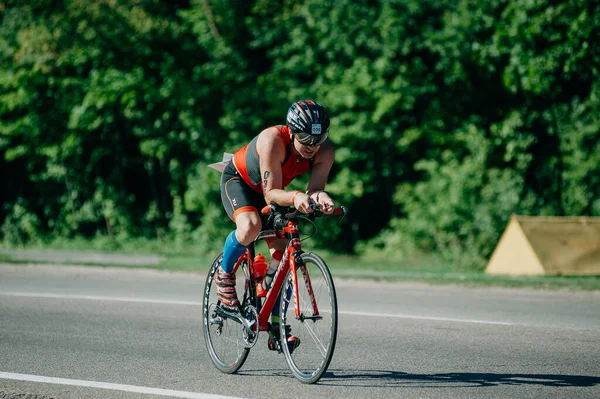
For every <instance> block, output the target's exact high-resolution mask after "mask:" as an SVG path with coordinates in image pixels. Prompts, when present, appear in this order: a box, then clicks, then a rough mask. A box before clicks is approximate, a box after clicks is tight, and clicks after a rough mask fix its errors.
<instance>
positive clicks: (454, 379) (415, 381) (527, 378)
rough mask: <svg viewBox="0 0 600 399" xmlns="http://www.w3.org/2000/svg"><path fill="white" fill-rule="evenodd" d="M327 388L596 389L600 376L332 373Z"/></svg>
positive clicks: (347, 371)
mask: <svg viewBox="0 0 600 399" xmlns="http://www.w3.org/2000/svg"><path fill="white" fill-rule="evenodd" d="M320 384H323V385H343V386H361V387H382V386H403V387H410V386H414V387H419V388H424V387H433V388H435V387H439V388H449V387H468V386H480V387H486V386H496V385H540V386H546V387H593V386H595V385H599V384H600V377H592V376H582V375H557V374H494V373H443V374H409V373H403V372H400V371H389V370H354V371H352V370H329V371H328V372H327V373H325V375H324V376H323V379H321V381H320Z"/></svg>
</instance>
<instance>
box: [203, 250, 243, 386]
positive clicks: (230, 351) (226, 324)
mask: <svg viewBox="0 0 600 399" xmlns="http://www.w3.org/2000/svg"><path fill="white" fill-rule="evenodd" d="M222 259H223V256H222V254H219V255H218V256H217V258H216V259H215V260H214V262H213V264H212V266H211V267H210V270H209V272H208V276H207V278H206V284H205V286H204V301H203V303H202V309H203V324H204V340H205V342H206V348H207V349H208V354H209V355H210V358H211V360H212V362H213V363H214V365H215V366H216V367H217V369H219V370H220V371H221V372H223V373H227V374H231V373H235V372H236V371H238V370H239V369H240V367H242V365H243V364H244V362H245V361H246V358H247V357H248V353H249V351H250V349H249V348H248V345H247V343H246V342H245V341H246V340H245V337H244V329H243V328H242V325H241V324H240V323H239V322H237V321H235V320H234V319H232V318H227V317H224V316H223V315H222V314H219V311H218V310H219V309H218V306H219V302H218V300H217V285H216V284H215V279H214V277H215V274H216V273H217V271H218V270H219V268H220V267H221V261H222ZM240 269H242V270H243V271H242V270H238V272H237V273H236V274H237V276H236V281H237V284H236V291H237V293H238V294H240V293H243V292H244V283H245V280H246V279H245V278H244V277H245V274H246V271H247V267H241V268H240Z"/></svg>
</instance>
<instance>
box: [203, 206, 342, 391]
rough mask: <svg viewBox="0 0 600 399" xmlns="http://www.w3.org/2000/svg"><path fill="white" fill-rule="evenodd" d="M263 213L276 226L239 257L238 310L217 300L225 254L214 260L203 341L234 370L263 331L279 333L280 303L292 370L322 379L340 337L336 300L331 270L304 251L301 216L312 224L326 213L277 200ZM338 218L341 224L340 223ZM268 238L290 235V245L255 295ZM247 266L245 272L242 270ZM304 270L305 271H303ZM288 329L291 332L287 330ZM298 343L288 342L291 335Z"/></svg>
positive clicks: (225, 368)
mask: <svg viewBox="0 0 600 399" xmlns="http://www.w3.org/2000/svg"><path fill="white" fill-rule="evenodd" d="M262 213H263V214H268V215H269V224H271V223H272V225H273V229H270V230H264V231H262V232H261V233H260V234H259V235H258V237H257V238H256V240H255V241H254V242H253V243H252V244H250V245H249V246H248V248H247V249H246V251H245V253H244V254H242V256H241V257H240V258H239V259H238V260H237V262H236V264H235V270H236V273H237V286H236V290H237V292H238V297H239V299H240V306H239V311H237V312H232V311H229V310H227V309H226V308H224V307H222V306H221V304H220V302H219V301H218V300H217V289H216V284H214V276H215V273H217V271H218V269H219V267H220V265H221V261H222V254H219V255H218V256H217V258H216V259H215V260H214V262H213V263H212V266H211V268H210V271H209V272H208V277H207V279H206V285H205V290H204V301H203V318H204V339H205V341H206V346H207V348H208V353H209V354H210V357H211V359H212V361H213V363H214V365H215V366H216V367H217V369H219V370H220V371H221V372H223V373H228V374H231V373H235V372H236V371H238V370H239V369H240V367H242V365H243V364H244V362H245V361H246V358H247V357H248V354H249V352H250V349H251V348H252V347H253V346H254V345H255V344H256V342H257V341H258V336H259V333H260V332H261V331H267V332H269V334H270V335H271V336H274V331H273V329H272V326H271V324H270V323H269V317H270V315H271V312H272V311H273V307H274V306H275V303H276V301H279V305H280V327H279V330H280V331H281V332H282V333H281V334H280V341H275V342H276V349H277V351H278V352H283V353H284V355H285V359H286V361H287V364H288V366H289V368H290V370H291V371H292V374H293V375H294V376H295V377H296V378H297V379H298V380H300V381H301V382H303V383H307V384H312V383H315V382H317V381H318V380H319V379H320V378H321V377H322V376H323V374H324V373H325V371H326V370H327V367H328V366H329V363H330V362H331V358H332V357H333V351H334V349H335V342H336V338H337V320H338V317H337V316H338V315H337V312H338V309H337V298H336V293H335V287H334V284H333V279H332V277H331V273H330V272H329V269H328V268H327V265H326V264H325V261H323V259H322V258H321V257H320V256H318V255H317V254H315V253H312V252H304V251H302V248H301V245H300V242H301V241H303V240H304V239H306V238H304V239H303V240H300V230H299V225H298V219H299V218H303V219H307V220H309V221H310V222H311V224H312V226H313V227H314V231H313V234H311V235H310V236H309V237H307V238H310V237H312V235H314V234H315V233H316V226H315V224H314V223H313V220H314V219H315V218H316V217H319V216H322V215H323V213H322V212H320V211H318V210H315V211H314V212H312V213H310V214H306V215H305V214H302V213H300V212H299V211H297V210H292V209H290V208H289V207H280V206H278V205H276V204H271V205H270V206H269V205H268V206H266V207H265V208H264V209H263V210H262ZM345 213H346V209H345V208H344V207H339V208H336V210H335V211H334V215H339V216H340V219H339V221H341V219H342V218H343V217H344V215H345ZM339 221H338V223H339ZM266 238H285V239H287V240H288V244H287V249H286V251H285V252H284V255H283V258H282V259H281V261H280V263H279V266H278V268H277V271H276V272H275V276H274V278H273V282H272V284H271V287H270V288H269V291H268V292H267V295H266V297H263V298H261V297H258V296H257V295H256V282H257V281H256V280H255V274H254V264H253V262H254V256H255V243H257V242H259V241H260V240H264V239H266ZM240 268H241V269H242V270H243V277H242V274H241V273H240V272H239V269H240ZM298 271H300V273H298ZM283 332H286V333H283ZM289 332H291V333H293V335H294V336H296V337H297V338H298V340H299V341H297V342H296V344H295V345H293V346H290V345H288V341H287V335H288V334H287V333H289Z"/></svg>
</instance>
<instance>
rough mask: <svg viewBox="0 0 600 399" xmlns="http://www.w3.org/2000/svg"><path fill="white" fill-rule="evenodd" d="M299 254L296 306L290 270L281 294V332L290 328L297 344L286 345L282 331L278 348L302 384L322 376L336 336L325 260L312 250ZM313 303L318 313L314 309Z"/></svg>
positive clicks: (334, 306) (333, 298) (333, 295)
mask: <svg viewBox="0 0 600 399" xmlns="http://www.w3.org/2000/svg"><path fill="white" fill-rule="evenodd" d="M301 257H302V261H303V263H304V264H303V265H301V266H300V267H298V270H297V276H298V301H297V305H296V301H294V296H293V295H291V292H292V291H291V290H292V285H293V282H292V278H291V270H290V272H289V275H288V278H287V279H286V281H285V283H284V285H283V287H282V295H281V331H282V332H283V331H288V329H289V331H290V334H291V335H293V336H296V337H297V338H298V339H299V343H296V344H295V345H291V344H290V345H288V344H287V338H286V337H285V335H286V334H283V333H282V334H281V335H282V337H281V347H282V349H283V353H284V354H285V359H286V361H287V363H288V366H289V367H290V370H291V371H292V373H293V374H294V376H295V377H296V378H297V379H298V380H300V381H301V382H303V383H306V384H313V383H315V382H317V381H318V380H319V379H320V378H321V377H322V376H323V374H324V373H325V371H326V370H327V367H328V366H329V363H330V362H331V358H332V357H333V351H334V349H335V341H336V338H337V298H336V293H335V287H334V285H333V279H332V277H331V273H330V272H329V269H328V268H327V265H326V264H325V261H323V259H321V257H319V256H318V255H316V254H313V253H306V254H302V255H301ZM309 287H312V292H313V295H310V291H309ZM286 293H287V295H286ZM313 299H314V302H313ZM315 305H316V308H317V310H318V313H315V311H314V310H315ZM296 306H298V310H299V315H300V316H299V317H297V316H296Z"/></svg>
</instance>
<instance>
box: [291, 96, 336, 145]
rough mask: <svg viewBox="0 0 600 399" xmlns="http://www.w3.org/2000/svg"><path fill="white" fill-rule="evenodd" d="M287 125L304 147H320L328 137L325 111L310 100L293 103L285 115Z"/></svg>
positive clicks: (327, 119)
mask: <svg viewBox="0 0 600 399" xmlns="http://www.w3.org/2000/svg"><path fill="white" fill-rule="evenodd" d="M287 124H288V126H289V127H290V130H291V131H292V134H293V135H294V136H296V138H297V139H298V141H299V142H301V143H302V144H304V145H310V146H318V145H321V144H323V143H324V142H325V140H327V136H328V135H329V115H328V114H327V111H325V108H324V107H323V106H322V105H321V104H319V103H317V102H314V101H311V100H304V101H297V102H295V103H293V104H292V106H291V107H290V109H289V110H288V113H287Z"/></svg>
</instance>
